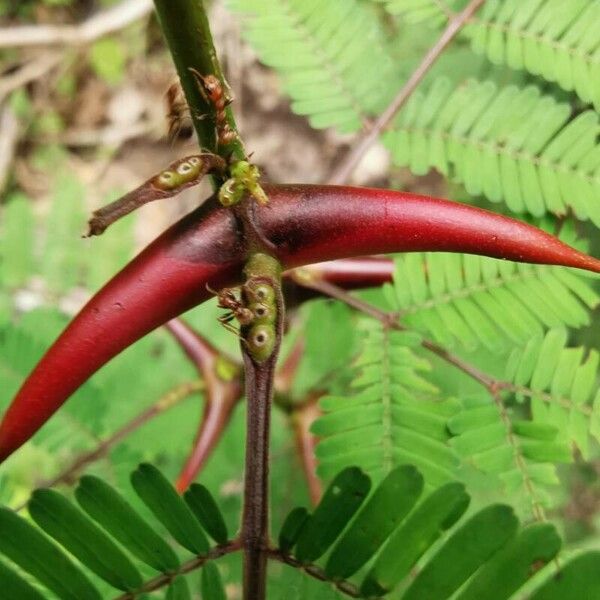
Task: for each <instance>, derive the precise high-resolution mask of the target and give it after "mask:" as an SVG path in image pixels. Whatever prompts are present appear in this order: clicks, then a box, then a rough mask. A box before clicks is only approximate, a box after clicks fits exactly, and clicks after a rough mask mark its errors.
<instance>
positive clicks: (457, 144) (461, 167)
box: [384, 78, 600, 226]
mask: <svg viewBox="0 0 600 600" xmlns="http://www.w3.org/2000/svg"><path fill="white" fill-rule="evenodd" d="M599 118H600V117H599V115H598V113H596V112H594V111H584V112H582V113H580V114H578V115H577V116H576V117H575V118H574V119H572V120H571V107H570V106H569V105H568V104H566V103H559V102H557V101H556V100H555V99H554V97H552V96H549V95H542V94H541V92H540V90H539V89H538V88H536V87H533V86H528V87H524V88H519V87H516V86H514V85H510V86H506V87H503V88H501V89H499V88H498V87H497V86H496V84H495V83H494V82H492V81H476V80H469V81H467V82H466V83H463V84H462V85H458V86H456V85H454V84H452V83H450V81H449V80H447V79H445V78H440V79H437V80H436V81H435V82H434V83H433V84H432V85H431V86H430V87H429V89H428V90H427V91H426V92H424V93H423V92H419V91H417V93H415V94H414V95H413V96H411V99H410V101H409V102H408V104H407V105H406V107H405V108H404V110H402V111H401V113H400V114H399V115H398V117H397V119H396V121H395V123H394V129H393V130H392V131H390V132H388V133H386V134H385V135H384V143H385V145H386V147H387V148H388V149H389V150H390V152H391V153H392V156H393V159H394V162H395V163H396V164H398V165H400V166H407V167H409V168H410V169H411V171H413V172H414V173H415V174H417V175H422V174H425V173H427V172H428V171H429V169H431V168H435V169H437V170H438V171H439V172H440V173H442V174H444V175H446V176H448V177H450V178H452V179H453V180H455V181H458V182H460V183H463V184H464V186H465V188H466V190H467V192H468V193H469V194H471V195H473V196H480V195H483V196H485V197H486V198H488V199H489V200H490V201H492V202H500V201H503V202H505V203H506V205H507V206H508V208H509V209H510V210H511V211H512V212H515V213H524V212H527V213H530V214H532V215H534V216H538V217H539V216H542V215H544V214H545V213H546V212H549V213H552V214H554V215H564V214H566V213H567V211H568V210H569V209H571V210H572V211H573V212H574V213H575V216H576V217H577V218H578V219H581V220H588V219H589V220H591V221H592V222H593V223H594V224H595V225H596V226H600V202H598V201H597V197H598V191H599V190H600V144H599V143H598V140H597V135H598V129H599Z"/></svg>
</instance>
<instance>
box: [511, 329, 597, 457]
mask: <svg viewBox="0 0 600 600" xmlns="http://www.w3.org/2000/svg"><path fill="white" fill-rule="evenodd" d="M599 363H600V355H599V354H598V352H597V351H596V350H590V351H589V352H586V350H585V349H584V348H583V347H569V346H568V345H567V333H566V331H565V330H564V329H561V328H559V329H553V330H551V331H549V332H548V333H547V334H546V335H545V336H536V337H534V338H533V339H531V340H530V342H529V343H528V344H527V345H526V346H525V347H523V348H516V349H514V350H513V352H512V354H511V356H510V359H509V361H508V363H507V373H506V374H507V379H509V380H510V381H512V382H513V383H514V385H515V386H516V390H515V391H516V394H517V399H518V400H524V399H529V401H530V406H531V414H532V418H533V420H534V422H535V423H539V424H542V425H546V426H548V427H553V428H556V430H557V431H558V432H559V434H558V439H560V440H561V441H563V442H564V443H570V444H574V445H575V446H576V447H577V448H578V449H579V451H580V452H581V454H582V455H583V456H584V458H589V457H590V444H589V441H590V436H592V437H594V438H595V439H596V440H597V441H600V389H598V375H599V369H598V365H599Z"/></svg>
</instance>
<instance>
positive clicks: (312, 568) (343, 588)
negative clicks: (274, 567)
mask: <svg viewBox="0 0 600 600" xmlns="http://www.w3.org/2000/svg"><path fill="white" fill-rule="evenodd" d="M269 558H272V559H273V560H277V561H279V562H282V563H284V564H286V565H289V566H290V567H294V568H295V569H299V570H300V571H304V572H305V573H306V574H307V575H310V576H311V577H313V578H314V579H318V580H319V581H324V582H327V583H330V584H331V585H333V586H335V587H336V588H337V589H338V590H339V591H340V592H342V594H345V595H346V596H350V598H362V595H361V593H360V591H359V589H358V588H357V587H356V586H355V585H354V584H353V583H350V582H349V581H345V580H341V581H340V580H338V581H332V580H331V579H329V578H328V577H327V575H325V571H324V570H323V569H322V568H321V567H319V566H318V565H313V564H304V563H301V562H300V561H298V560H296V559H295V558H294V557H293V556H291V555H289V554H284V553H283V552H281V550H270V551H269Z"/></svg>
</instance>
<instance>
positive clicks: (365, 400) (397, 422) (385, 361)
mask: <svg viewBox="0 0 600 600" xmlns="http://www.w3.org/2000/svg"><path fill="white" fill-rule="evenodd" d="M360 326H361V332H360V333H361V334H362V337H363V340H362V341H363V346H362V350H361V353H360V355H359V356H358V358H357V359H356V360H355V362H354V363H353V365H352V366H353V367H354V369H355V373H356V374H355V377H354V379H353V381H352V384H351V388H352V393H351V394H347V395H340V396H325V397H323V398H322V399H321V401H320V406H321V408H322V409H323V412H324V414H323V416H321V417H319V418H318V419H317V420H316V421H315V422H314V424H313V426H312V427H311V431H312V432H313V433H314V434H315V435H317V436H318V437H319V438H320V440H319V443H318V445H317V448H316V455H317V458H318V459H319V466H318V473H319V475H320V476H321V477H323V478H326V479H327V478H329V477H333V476H334V475H335V474H336V473H339V471H340V470H341V469H342V468H344V467H350V466H353V465H357V466H359V467H360V468H361V469H363V470H364V471H365V472H367V473H368V474H369V476H370V477H372V478H373V480H374V481H380V480H381V479H382V478H383V477H385V475H387V473H389V472H390V471H391V470H392V469H393V468H394V467H397V466H399V465H404V464H414V465H415V466H416V467H417V468H418V469H419V471H420V472H421V473H422V474H423V477H424V478H425V482H426V483H427V484H428V485H430V486H432V487H438V486H439V485H442V484H444V483H447V482H448V481H452V480H454V479H455V478H456V469H457V467H458V465H459V459H458V456H457V454H456V452H455V451H454V450H453V449H452V448H450V447H449V446H448V443H447V442H448V439H449V437H450V436H449V434H448V430H447V428H446V422H447V420H448V417H449V416H451V415H452V414H454V412H456V411H457V410H459V409H460V405H459V404H458V402H457V401H455V400H451V399H450V400H442V399H441V398H440V397H439V396H437V394H436V393H437V388H436V387H435V386H434V385H432V384H431V383H430V382H429V381H427V379H426V378H425V376H424V375H426V373H427V372H428V371H430V370H431V364H430V363H429V362H428V361H427V360H426V359H423V358H421V357H420V356H418V355H417V353H416V352H415V350H416V349H417V348H418V347H419V344H420V342H421V337H420V336H419V335H418V334H415V333H412V332H404V331H390V330H386V329H385V328H384V327H383V326H382V325H381V324H380V323H378V322H375V321H373V320H370V319H365V320H364V321H363V322H361V325H360Z"/></svg>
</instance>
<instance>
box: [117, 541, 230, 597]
mask: <svg viewBox="0 0 600 600" xmlns="http://www.w3.org/2000/svg"><path fill="white" fill-rule="evenodd" d="M239 549H240V542H239V540H233V541H231V542H227V543H226V544H223V545H221V546H216V547H215V548H212V549H211V550H210V551H209V552H208V554H207V555H206V556H195V557H194V558H192V559H190V560H188V561H187V562H185V563H183V564H182V565H181V566H180V567H179V568H178V569H177V570H176V571H170V572H169V573H161V574H160V575H157V576H156V577H155V578H154V579H150V580H149V581H146V583H144V584H143V585H142V587H141V588H139V589H137V590H135V592H125V593H124V594H121V595H120V596H117V597H116V598H115V599H114V600H135V599H136V598H139V597H140V596H141V595H143V594H146V593H151V592H154V591H156V590H159V589H161V588H163V587H166V586H167V585H169V584H170V583H171V582H172V581H173V579H175V577H177V576H178V575H186V574H187V573H191V572H192V571H195V570H196V569H198V568H200V567H201V566H202V565H203V564H204V563H206V562H208V561H209V560H215V559H217V558H221V556H225V555H226V554H231V553H232V552H237V551H238V550H239Z"/></svg>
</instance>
